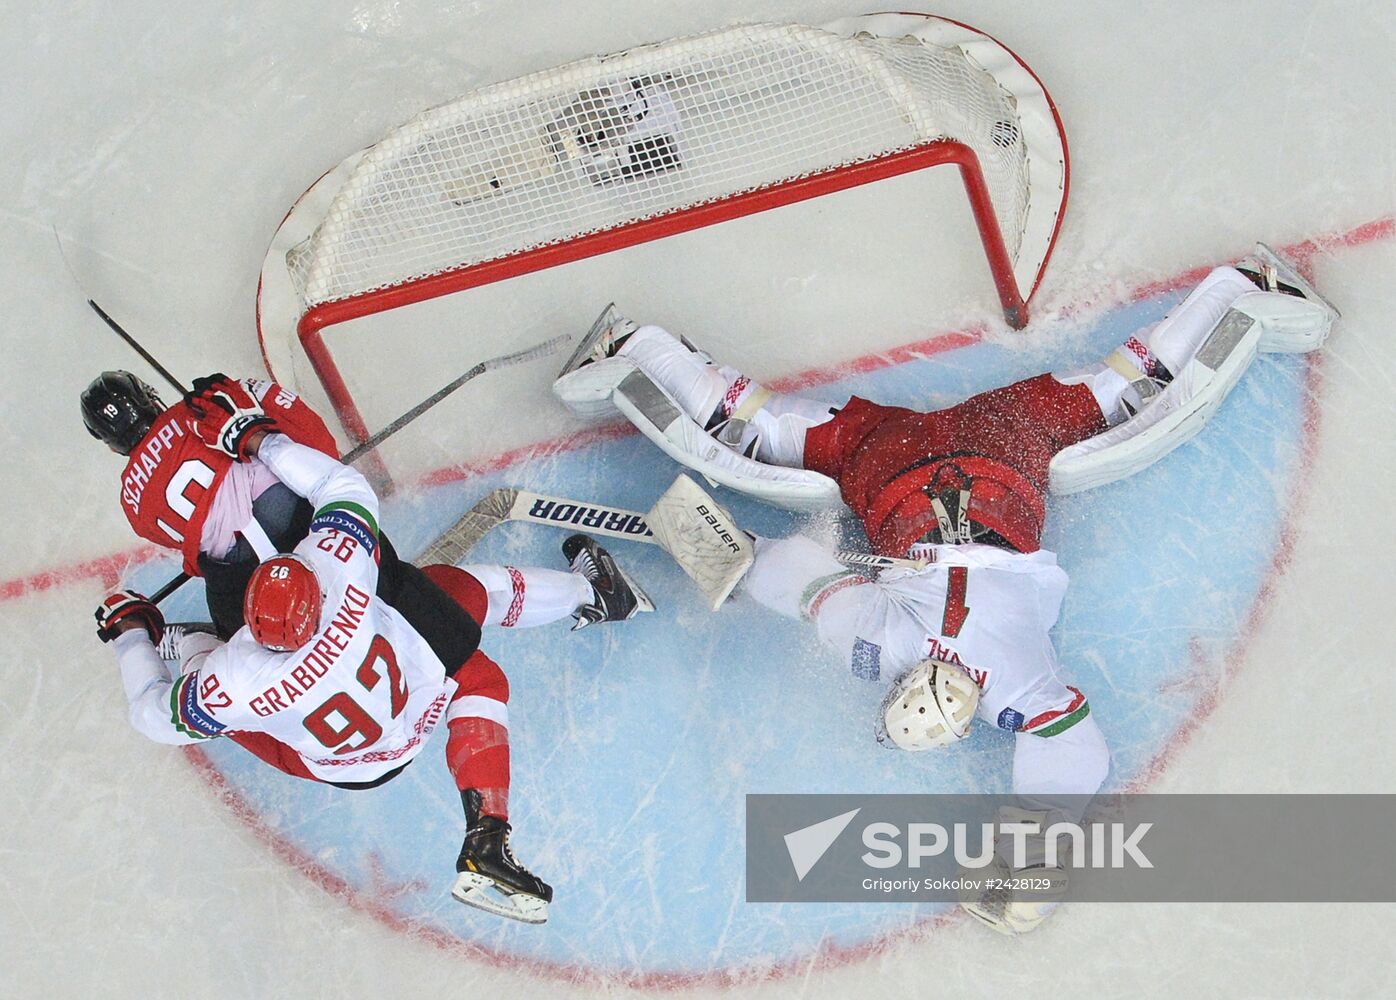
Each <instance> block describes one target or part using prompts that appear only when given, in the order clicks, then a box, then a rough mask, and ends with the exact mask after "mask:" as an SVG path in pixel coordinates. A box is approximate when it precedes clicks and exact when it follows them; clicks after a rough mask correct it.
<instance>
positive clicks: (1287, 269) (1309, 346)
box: [1236, 243, 1341, 354]
mask: <svg viewBox="0 0 1396 1000" xmlns="http://www.w3.org/2000/svg"><path fill="white" fill-rule="evenodd" d="M1252 256H1253V257H1254V259H1255V261H1256V262H1257V263H1259V264H1260V265H1261V266H1262V267H1269V268H1272V269H1273V270H1274V274H1275V277H1276V278H1278V279H1279V280H1280V281H1281V282H1282V283H1283V284H1285V285H1288V286H1290V287H1291V288H1296V289H1298V290H1299V291H1300V292H1301V293H1302V297H1301V296H1300V295H1285V294H1281V293H1278V292H1258V293H1255V294H1254V295H1247V296H1245V301H1244V304H1243V303H1241V302H1238V303H1236V308H1238V309H1241V310H1242V311H1243V312H1245V313H1247V314H1248V315H1250V316H1254V317H1255V318H1256V320H1257V321H1259V322H1260V324H1261V326H1262V327H1263V328H1264V332H1263V333H1262V334H1261V337H1260V351H1261V352H1262V353H1264V354H1280V353H1285V354H1294V353H1303V352H1306V351H1314V350H1317V349H1318V348H1320V347H1322V346H1323V342H1324V341H1325V340H1327V339H1328V333H1329V331H1330V330H1331V329H1332V328H1333V321H1334V320H1336V319H1340V318H1341V314H1340V313H1339V312H1338V310H1337V309H1335V308H1334V307H1333V304H1332V303H1331V302H1329V301H1328V300H1327V299H1325V298H1324V297H1323V296H1322V295H1320V294H1319V293H1318V292H1317V291H1316V290H1315V289H1314V286H1313V285H1311V284H1310V283H1309V282H1308V281H1306V280H1305V279H1304V277H1303V276H1302V275H1301V274H1300V273H1299V271H1298V270H1297V269H1296V268H1295V267H1294V265H1293V264H1291V263H1290V262H1289V261H1287V260H1285V259H1284V258H1283V257H1281V256H1280V255H1279V254H1277V253H1276V252H1275V251H1274V250H1271V249H1270V248H1269V247H1268V246H1266V245H1265V244H1264V243H1257V244H1256V245H1255V252H1254V254H1253V255H1252ZM1246 263H1247V262H1245V261H1243V262H1242V266H1244V265H1245V264H1246Z"/></svg>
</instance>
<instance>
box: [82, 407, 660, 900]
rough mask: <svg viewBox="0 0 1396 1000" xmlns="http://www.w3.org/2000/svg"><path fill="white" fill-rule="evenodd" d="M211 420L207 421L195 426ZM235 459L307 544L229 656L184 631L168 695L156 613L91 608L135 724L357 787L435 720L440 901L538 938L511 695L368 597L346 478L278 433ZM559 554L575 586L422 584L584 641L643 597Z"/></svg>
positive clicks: (363, 544) (475, 609)
mask: <svg viewBox="0 0 1396 1000" xmlns="http://www.w3.org/2000/svg"><path fill="white" fill-rule="evenodd" d="M218 422H219V418H218V417H217V416H216V415H214V416H210V418H209V420H208V422H207V423H208V424H210V425H211V424H215V423H218ZM193 429H194V430H195V432H196V433H199V436H200V437H202V438H204V439H205V440H210V441H216V440H218V438H219V436H220V431H219V429H218V428H216V427H211V426H199V427H194V428H193ZM246 450H247V452H248V453H249V454H255V455H257V456H258V457H259V459H260V460H261V461H262V462H264V463H265V464H266V465H267V466H268V467H269V468H270V469H271V471H272V472H273V473H274V474H275V475H276V476H277V478H278V479H279V480H280V481H281V482H283V483H285V484H286V485H287V486H288V487H289V488H290V489H292V490H294V491H295V492H296V493H298V494H300V495H301V496H304V497H305V498H306V499H308V500H309V501H310V503H311V505H312V507H313V509H314V512H315V513H314V517H313V520H312V523H311V525H310V532H309V534H308V535H307V537H306V538H305V540H304V541H302V542H301V543H300V544H298V545H297V546H296V548H295V551H294V552H292V553H290V554H289V555H279V556H276V557H274V558H271V559H269V560H267V561H265V562H263V563H262V564H261V565H260V566H259V567H258V568H257V570H256V571H255V572H254V573H253V575H252V579H251V581H250V582H249V584H248V588H247V594H246V599H245V617H246V622H247V624H246V625H245V626H244V627H243V628H241V629H240V630H238V631H237V632H236V633H235V634H234V635H233V636H232V638H231V639H230V640H229V641H228V642H227V644H226V645H224V644H222V643H221V642H219V641H218V640H217V639H215V638H214V637H212V636H210V635H203V634H197V633H195V634H188V635H183V636H181V637H179V638H180V640H181V641H180V642H179V643H178V646H179V647H180V648H178V649H176V650H169V649H167V650H166V652H167V653H168V652H173V653H174V654H176V655H174V656H172V657H171V658H177V659H179V660H181V661H182V670H181V672H180V674H179V675H178V676H177V677H175V678H173V679H172V678H171V677H170V676H168V674H167V672H166V668H165V665H164V662H163V660H162V658H161V656H160V655H159V654H158V653H157V644H158V643H160V642H161V640H162V633H163V632H164V622H163V619H162V617H161V615H160V612H159V610H158V608H156V606H155V605H154V604H152V603H150V602H149V601H147V600H145V599H144V598H142V597H140V596H139V595H136V594H132V593H129V592H124V591H123V592H118V593H116V594H113V595H112V596H110V597H108V598H107V600H106V601H104V602H103V604H102V606H101V607H100V608H99V609H98V611H97V619H98V626H99V628H98V634H99V636H100V637H102V638H103V639H104V640H109V641H113V643H114V646H115V649H116V653H117V658H118V663H119V665H120V668H121V673H122V680H123V685H124V688H125V691H126V695H127V698H128V701H129V704H130V712H129V717H130V720H131V722H132V724H133V725H134V726H135V728H136V729H137V730H139V731H140V732H142V733H143V734H145V735H146V736H148V737H149V738H151V739H152V740H155V741H157V742H161V743H169V744H189V743H197V742H201V741H203V740H207V739H211V738H215V737H223V736H227V737H231V738H233V739H234V740H235V741H237V742H238V743H240V744H241V745H242V746H243V747H245V748H246V749H248V750H250V751H251V752H253V753H254V754H256V755H257V756H258V757H260V758H261V759H262V760H264V761H266V762H267V763H269V764H271V765H272V766H273V767H276V768H277V769H279V770H281V771H283V772H285V773H287V774H290V775H294V776H296V777H300V778H306V779H310V780H315V781H322V782H326V783H330V784H334V785H336V786H339V787H343V788H350V789H361V788H372V787H376V786H377V785H381V784H383V783H384V782H386V781H388V780H390V779H391V778H393V777H395V776H396V775H397V774H399V773H401V771H402V770H403V768H404V767H406V765H407V764H408V763H409V762H410V761H411V760H412V759H413V758H414V757H415V756H416V755H417V754H418V753H419V752H420V751H421V749H422V747H423V746H424V745H425V743H426V741H427V739H428V738H429V737H430V736H431V734H432V732H433V730H434V729H435V728H436V727H437V725H438V724H440V723H442V722H443V720H444V722H445V723H446V725H447V728H448V732H449V736H448V741H447V746H446V757H447V762H448V765H449V767H450V769H451V772H452V774H453V776H454V777H455V779H456V783H457V786H458V787H459V789H460V791H461V800H462V804H463V806H464V808H465V813H466V827H467V832H466V836H465V842H464V844H463V846H462V848H461V852H460V856H459V858H458V860H457V873H458V875H457V879H456V883H455V886H454V888H453V890H452V892H453V894H454V895H455V896H456V897H457V898H458V899H460V900H461V901H462V902H465V903H468V904H470V905H472V906H477V907H480V908H482V909H486V910H489V911H490V912H493V913H497V914H500V915H503V916H509V917H513V918H515V919H519V920H523V921H526V922H531V923H539V922H542V921H543V920H545V919H546V918H547V907H548V903H549V902H550V900H551V898H552V889H551V887H550V886H548V885H547V884H546V883H545V882H543V881H542V880H541V879H539V878H538V877H537V876H535V875H533V874H532V873H531V872H529V871H527V870H526V869H525V868H523V867H522V866H520V865H519V864H518V863H517V862H516V861H515V859H514V857H513V854H512V852H511V850H510V848H509V843H508V835H509V829H510V828H509V823H508V789H509V742H508V725H509V722H508V707H507V702H508V697H509V685H508V681H507V679H506V678H505V676H504V674H503V672H502V671H501V670H500V669H499V667H498V665H497V664H495V663H494V661H493V660H491V659H490V658H489V657H488V656H486V655H485V654H484V653H483V651H481V650H480V649H478V648H477V639H478V632H476V633H474V635H470V636H462V637H461V640H460V641H459V642H458V643H456V644H455V646H454V647H449V646H443V644H441V643H438V644H437V647H436V649H433V647H432V646H431V645H428V643H427V641H426V640H425V639H424V638H423V637H422V635H421V634H420V633H418V632H417V631H416V630H415V629H414V628H413V627H412V626H411V625H409V624H408V623H407V621H406V620H405V619H404V618H403V617H402V615H400V614H399V613H398V612H397V611H396V610H395V609H394V608H392V607H390V606H389V605H388V604H387V603H386V602H385V601H384V600H383V599H382V598H380V597H377V596H375V587H376V585H377V582H378V575H379V558H380V555H381V545H380V539H379V534H378V500H377V498H376V496H375V495H374V493H373V491H372V489H371V488H370V487H369V485H368V483H367V482H366V481H365V480H364V478H363V477H362V476H361V475H359V473H357V472H355V471H354V470H353V469H350V468H348V467H347V466H344V465H342V464H340V463H339V462H338V461H337V460H335V459H333V458H330V457H328V456H326V455H324V454H322V453H321V452H318V451H316V450H314V449H312V448H308V447H306V446H304V445H301V444H298V443H296V442H295V441H293V440H291V439H290V438H289V437H286V436H285V435H281V434H275V433H271V434H268V433H267V432H266V431H258V432H257V433H255V434H254V435H253V436H252V439H251V440H250V441H248V442H247V443H246ZM564 553H565V554H566V555H567V557H568V558H569V560H570V561H571V562H572V565H573V570H574V571H573V572H571V573H564V572H556V571H551V570H541V569H518V568H515V567H468V568H467V569H466V570H461V569H456V568H455V567H449V566H429V567H426V570H425V572H426V573H427V575H428V576H429V577H430V578H431V579H432V581H433V582H434V583H436V584H437V585H438V586H439V587H441V589H442V590H444V591H445V592H446V594H448V595H449V596H450V598H451V599H452V600H454V601H455V602H456V603H458V604H459V605H460V606H461V607H462V608H464V609H465V611H466V612H468V613H469V614H470V616H471V617H472V618H474V619H475V620H476V621H479V622H480V623H482V624H486V625H492V624H499V625H503V626H506V627H509V626H528V625H539V624H544V623H545V622H548V621H554V620H557V619H559V618H562V617H565V616H567V615H569V614H570V615H572V616H574V617H575V618H576V619H577V623H578V626H581V625H587V624H594V623H597V622H601V621H618V620H623V619H625V618H628V617H630V616H631V615H632V614H633V613H634V612H635V610H636V608H637V606H638V605H639V603H640V600H641V599H642V595H641V597H640V598H637V596H636V595H635V593H634V592H633V591H632V590H631V589H630V587H629V586H628V584H627V582H626V581H625V580H624V577H623V576H622V574H621V573H620V571H619V570H618V569H617V567H616V566H615V564H614V562H613V561H612V560H611V559H610V557H609V555H608V554H607V553H606V552H605V551H604V550H603V549H601V548H600V547H599V546H597V545H595V543H594V542H591V540H590V539H587V538H585V537H584V536H573V537H571V538H569V539H568V540H567V541H566V542H565V543H564ZM530 584H531V587H530ZM530 590H531V593H530ZM167 645H168V644H167ZM443 657H444V660H443Z"/></svg>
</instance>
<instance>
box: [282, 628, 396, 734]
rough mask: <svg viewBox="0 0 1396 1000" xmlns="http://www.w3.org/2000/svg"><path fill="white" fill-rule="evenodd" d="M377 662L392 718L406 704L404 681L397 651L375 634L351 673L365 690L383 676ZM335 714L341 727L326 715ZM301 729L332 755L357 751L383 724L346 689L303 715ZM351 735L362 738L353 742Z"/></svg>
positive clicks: (370, 688) (379, 730)
mask: <svg viewBox="0 0 1396 1000" xmlns="http://www.w3.org/2000/svg"><path fill="white" fill-rule="evenodd" d="M379 663H382V664H383V666H384V667H385V668H386V669H387V671H388V684H389V694H390V695H391V703H392V712H393V718H394V719H396V718H397V717H398V716H399V715H401V714H402V710H403V709H404V708H406V707H407V684H406V683H405V682H404V681H403V679H402V671H401V670H400V669H399V668H398V665H397V654H396V653H395V652H393V647H392V646H390V645H389V644H388V640H387V639H384V638H383V637H382V636H381V635H375V636H374V637H373V642H372V643H371V644H370V645H369V647H368V655H367V656H365V657H364V662H363V663H360V664H359V669H358V672H357V673H356V674H355V675H354V676H355V677H356V678H357V679H358V682H359V683H360V684H362V685H363V686H364V690H365V691H372V690H373V689H374V688H375V687H377V686H378V682H379V681H380V680H382V679H383V675H382V674H381V673H379V672H378V669H377V667H378V664H379ZM335 714H338V715H339V716H340V718H342V719H343V720H344V724H343V725H342V726H338V727H336V726H334V725H332V724H331V723H330V716H332V715H335ZM305 728H306V729H307V730H308V731H309V732H310V735H311V736H314V737H315V738H316V739H317V740H319V741H320V742H321V743H322V744H324V745H325V746H327V747H329V748H330V749H332V750H334V752H335V756H339V755H341V754H346V753H357V752H358V751H360V750H362V749H364V748H365V747H370V746H372V745H373V744H375V743H377V742H378V740H379V739H380V738H381V737H382V735H383V727H382V726H380V725H379V724H378V723H377V721H375V720H374V718H373V716H371V715H369V714H368V712H367V711H366V710H365V709H364V707H363V706H362V705H360V704H359V703H358V702H357V701H355V700H354V699H353V697H351V696H350V694H349V692H347V691H341V692H339V694H336V695H334V696H332V697H331V698H330V699H329V700H328V701H326V702H325V703H324V704H323V705H321V706H320V707H319V708H317V709H316V710H315V711H313V712H311V713H310V714H309V715H307V716H306V717H305ZM355 737H362V739H359V740H357V742H356V741H355Z"/></svg>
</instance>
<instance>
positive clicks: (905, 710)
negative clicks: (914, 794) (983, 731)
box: [877, 660, 979, 751]
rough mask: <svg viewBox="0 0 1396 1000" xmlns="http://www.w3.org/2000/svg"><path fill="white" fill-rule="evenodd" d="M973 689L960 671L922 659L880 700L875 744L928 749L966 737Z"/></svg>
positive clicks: (975, 703) (974, 700) (976, 688)
mask: <svg viewBox="0 0 1396 1000" xmlns="http://www.w3.org/2000/svg"><path fill="white" fill-rule="evenodd" d="M978 707H979V686H978V685H977V684H975V683H974V681H973V680H972V679H971V678H970V676H969V674H967V673H965V670H964V668H963V667H959V666H956V665H955V664H953V663H946V662H945V661H944V660H923V661H922V662H921V663H919V664H917V665H916V666H915V667H913V668H912V669H911V670H909V671H908V672H907V673H905V674H903V675H902V676H901V677H899V678H898V679H897V681H896V683H894V684H893V685H892V689H891V690H890V691H888V692H887V697H886V698H884V699H883V702H882V710H881V713H880V715H879V718H878V722H877V741H878V742H879V743H881V744H883V745H884V746H892V747H896V748H897V749H899V750H912V751H916V750H932V749H934V748H936V747H943V746H948V745H949V744H951V743H954V742H956V741H957V740H962V739H964V738H965V737H966V736H967V735H968V734H969V725H970V722H972V721H973V719H974V710H975V709H976V708H978Z"/></svg>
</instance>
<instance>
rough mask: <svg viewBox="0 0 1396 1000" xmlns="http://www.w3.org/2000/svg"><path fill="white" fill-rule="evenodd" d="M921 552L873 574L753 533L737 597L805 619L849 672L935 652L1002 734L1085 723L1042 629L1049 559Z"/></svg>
mask: <svg viewBox="0 0 1396 1000" xmlns="http://www.w3.org/2000/svg"><path fill="white" fill-rule="evenodd" d="M930 548H931V550H932V553H931V554H932V556H933V558H934V561H933V562H932V563H931V564H930V565H928V566H926V567H925V568H923V569H897V570H891V571H888V572H885V573H883V574H882V576H881V578H880V579H878V580H876V581H874V580H871V579H869V578H867V577H865V576H863V575H861V574H860V573H858V572H856V571H854V570H851V569H849V568H848V567H846V566H844V565H843V564H842V563H840V562H838V561H837V560H836V559H835V558H834V557H833V555H832V553H830V552H828V551H826V550H825V549H823V548H821V547H820V546H819V545H818V544H817V543H815V542H814V541H812V540H810V539H808V538H805V537H803V536H800V535H795V536H792V537H790V538H784V539H779V540H771V539H760V540H758V542H757V547H756V561H755V563H753V565H752V567H751V570H750V572H749V573H748V574H747V578H746V588H747V593H748V594H750V595H751V596H752V597H753V598H755V599H756V600H757V601H759V602H760V603H762V604H764V605H766V606H767V607H770V608H772V609H773V610H776V611H778V612H780V613H781V614H784V615H787V616H790V617H799V618H804V619H806V620H808V621H812V622H813V623H814V625H815V628H816V629H817V630H818V632H819V637H820V639H822V640H823V641H824V642H825V643H826V644H827V645H829V646H832V647H833V648H834V649H836V650H838V652H839V653H840V655H841V656H842V657H843V658H844V659H845V661H846V662H847V663H848V664H849V667H850V669H851V670H852V671H853V673H854V674H855V675H857V676H859V677H863V678H866V679H868V680H877V679H879V678H882V679H885V680H889V681H890V680H893V679H895V678H896V677H897V676H899V675H900V674H901V673H903V672H904V671H906V670H909V669H910V668H912V667H914V666H916V665H917V664H918V663H920V662H922V661H923V660H925V659H928V658H931V657H934V658H936V659H939V660H946V661H948V662H950V663H954V664H958V665H959V666H962V667H964V668H965V670H966V671H967V672H968V673H969V675H970V677H972V678H973V679H974V681H975V683H976V684H978V685H979V689H980V692H981V693H980V699H979V711H978V714H979V716H980V718H982V719H985V720H986V721H988V722H991V723H993V724H994V725H996V726H998V727H999V728H1001V729H1006V730H1009V731H1010V732H1015V733H1031V734H1033V735H1036V736H1053V735H1056V734H1057V733H1060V732H1064V731H1066V730H1067V729H1069V728H1071V727H1072V726H1074V725H1075V724H1076V723H1077V722H1079V721H1081V720H1082V719H1083V718H1085V717H1086V716H1087V714H1089V712H1090V707H1089V705H1088V703H1087V701H1086V697H1085V695H1083V694H1082V693H1081V692H1080V691H1079V690H1077V689H1076V688H1074V687H1071V686H1069V685H1067V684H1064V683H1063V682H1062V680H1061V679H1060V678H1059V677H1058V675H1057V655H1056V650H1055V649H1054V648H1053V646H1052V641H1051V637H1050V635H1049V633H1050V631H1051V629H1052V626H1053V625H1055V624H1056V621H1057V615H1058V612H1059V611H1060V610H1061V604H1062V598H1063V597H1064V596H1065V594H1066V585H1067V576H1066V572H1065V571H1064V570H1063V569H1062V568H1061V567H1060V566H1058V565H1057V558H1056V556H1055V555H1053V554H1052V553H1051V552H1046V551H1042V550H1039V551H1037V552H1032V553H1028V554H1023V553H1019V552H1012V551H1009V550H1007V549H1001V548H997V547H994V546H989V545H937V546H931V547H930Z"/></svg>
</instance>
